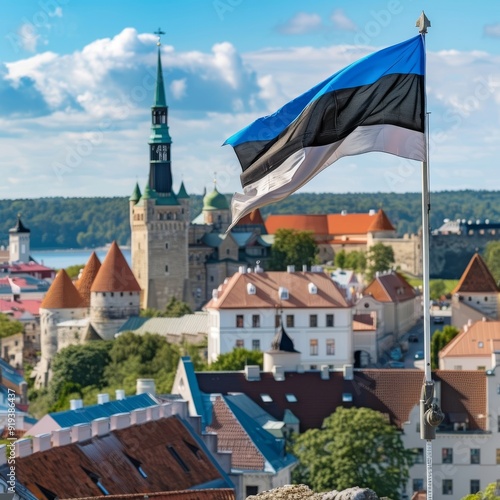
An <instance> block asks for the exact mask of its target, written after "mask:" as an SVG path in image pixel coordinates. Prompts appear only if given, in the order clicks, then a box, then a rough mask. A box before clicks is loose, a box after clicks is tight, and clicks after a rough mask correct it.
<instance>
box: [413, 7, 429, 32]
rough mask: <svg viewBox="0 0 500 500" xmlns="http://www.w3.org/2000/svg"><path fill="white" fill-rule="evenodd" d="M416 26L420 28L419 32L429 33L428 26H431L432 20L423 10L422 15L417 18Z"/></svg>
mask: <svg viewBox="0 0 500 500" xmlns="http://www.w3.org/2000/svg"><path fill="white" fill-rule="evenodd" d="M415 26H416V27H417V28H418V32H419V33H421V34H422V35H425V34H426V33H427V28H430V27H431V22H430V21H429V18H428V17H427V16H426V15H425V12H424V11H422V14H420V17H419V18H418V19H417V22H416V24H415Z"/></svg>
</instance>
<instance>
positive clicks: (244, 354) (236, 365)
mask: <svg viewBox="0 0 500 500" xmlns="http://www.w3.org/2000/svg"><path fill="white" fill-rule="evenodd" d="M263 356H264V355H263V353H262V351H249V350H247V349H243V348H242V347H237V348H236V349H233V350H232V351H231V352H227V353H225V354H221V355H220V356H219V357H218V358H217V361H215V362H214V363H211V364H210V365H208V367H207V368H206V370H207V371H213V372H215V371H239V370H244V369H245V366H246V365H259V366H260V367H261V368H262V366H263V365H264V361H263Z"/></svg>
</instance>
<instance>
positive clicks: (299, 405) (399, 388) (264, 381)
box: [196, 369, 487, 432]
mask: <svg viewBox="0 0 500 500" xmlns="http://www.w3.org/2000/svg"><path fill="white" fill-rule="evenodd" d="M196 377H197V380H198V384H199V387H200V390H201V391H202V392H205V393H208V394H211V393H219V394H227V393H230V392H241V393H243V394H246V395H247V396H248V397H250V398H251V399H252V400H253V401H254V402H255V403H257V404H258V405H259V406H261V407H262V408H264V409H265V410H266V411H267V412H268V413H270V414H271V415H272V416H273V417H274V418H276V419H277V420H280V421H281V420H283V417H284V413H285V410H289V411H291V412H292V413H293V414H294V415H295V416H296V417H297V418H298V419H299V421H300V430H301V432H303V431H305V430H307V429H318V428H320V427H321V425H322V423H323V420H324V419H325V418H326V417H327V416H329V415H330V414H331V413H333V412H334V411H335V409H336V408H337V407H338V406H356V407H367V408H372V409H374V410H377V411H380V412H382V413H385V414H387V415H388V416H389V418H390V421H391V422H392V423H393V424H395V425H397V426H398V427H401V426H402V425H403V423H405V422H407V421H408V419H409V415H410V412H411V411H412V409H413V408H414V407H415V405H417V404H418V403H419V401H420V392H421V388H422V383H423V377H424V375H423V372H422V371H420V370H409V369H404V370H403V369H402V370H396V369H388V370H355V371H354V380H345V379H344V377H343V374H342V373H341V372H330V378H329V379H328V380H323V379H322V378H321V376H320V373H319V372H312V371H311V372H305V373H297V372H287V373H286V376H285V380H283V381H276V380H275V379H274V376H273V374H272V373H261V378H260V380H259V381H248V380H247V379H246V378H245V375H244V373H241V372H232V373H228V372H212V373H210V372H204V373H202V372H199V373H196ZM434 378H435V379H436V380H440V381H441V396H442V397H441V408H442V410H443V411H444V412H445V414H448V413H450V412H452V413H466V414H467V416H468V418H469V428H470V429H471V430H478V429H481V430H484V428H485V422H484V420H485V419H482V420H481V419H477V415H480V414H483V415H485V414H486V413H487V411H486V376H485V374H484V372H471V371H437V372H434ZM343 393H350V394H352V398H353V401H352V403H347V404H346V403H344V402H343V401H342V394H343ZM261 394H268V395H269V396H270V398H271V400H272V401H271V402H268V403H264V402H263V401H262V399H261ZM285 394H293V395H295V397H296V398H297V402H296V403H293V402H289V401H287V399H286V397H285ZM325 394H328V398H325V397H324V395H325Z"/></svg>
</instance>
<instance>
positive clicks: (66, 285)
mask: <svg viewBox="0 0 500 500" xmlns="http://www.w3.org/2000/svg"><path fill="white" fill-rule="evenodd" d="M76 307H85V300H84V299H83V297H82V296H81V295H80V294H79V293H78V290H77V289H76V288H75V285H73V282H72V281H71V278H70V277H69V276H68V273H67V272H66V271H65V270H64V269H61V270H60V271H59V272H58V273H57V276H56V277H55V279H54V281H53V282H52V285H50V288H49V290H48V292H47V295H45V297H44V299H43V300H42V303H41V304H40V309H73V308H76Z"/></svg>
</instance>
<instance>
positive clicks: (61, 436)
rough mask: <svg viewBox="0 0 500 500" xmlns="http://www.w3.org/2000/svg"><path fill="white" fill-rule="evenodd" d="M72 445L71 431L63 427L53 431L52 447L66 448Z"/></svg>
mask: <svg viewBox="0 0 500 500" xmlns="http://www.w3.org/2000/svg"><path fill="white" fill-rule="evenodd" d="M69 443H71V429H70V428H68V427H63V428H62V429H54V430H53V431H52V446H64V445H66V444H69Z"/></svg>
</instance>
